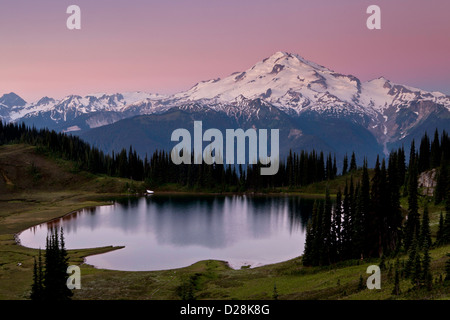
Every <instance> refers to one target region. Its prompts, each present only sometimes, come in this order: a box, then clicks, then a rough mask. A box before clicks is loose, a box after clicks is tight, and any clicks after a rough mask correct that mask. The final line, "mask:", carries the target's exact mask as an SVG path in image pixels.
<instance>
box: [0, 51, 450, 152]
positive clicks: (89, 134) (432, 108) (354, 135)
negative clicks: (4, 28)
mask: <svg viewBox="0 0 450 320" xmlns="http://www.w3.org/2000/svg"><path fill="white" fill-rule="evenodd" d="M0 118H2V119H3V121H7V122H9V121H13V122H17V121H22V122H25V123H26V124H28V125H34V126H36V127H48V128H50V129H55V130H57V131H62V132H71V133H72V134H77V135H80V136H81V137H82V138H83V139H85V140H86V141H88V142H91V143H93V144H95V145H96V146H98V147H100V148H102V149H103V150H104V151H106V152H110V151H112V150H119V149H121V148H128V147H129V146H130V145H133V146H134V148H136V150H137V151H138V152H139V153H140V154H141V155H145V154H146V153H147V154H151V153H152V152H153V151H154V149H155V148H158V149H166V150H170V149H171V148H172V147H173V145H174V144H175V143H174V142H171V141H170V136H171V133H172V131H173V130H174V129H177V128H186V129H190V130H192V128H193V121H194V120H203V122H204V125H203V127H204V129H205V130H206V129H207V128H208V127H214V128H218V129H223V130H224V129H226V128H243V129H247V128H251V127H253V128H261V129H264V128H266V129H271V128H278V129H280V148H281V150H280V151H281V153H282V154H283V153H284V154H285V153H287V152H288V150H289V149H294V150H300V149H306V150H311V149H313V148H314V149H316V150H322V151H324V152H332V153H335V154H336V155H337V157H338V158H341V157H343V155H344V154H345V153H351V152H352V151H355V152H357V153H358V154H361V155H363V154H364V155H366V156H367V157H368V158H369V161H371V160H372V159H374V158H375V156H376V155H377V154H383V153H384V154H388V152H389V151H390V150H391V149H392V148H396V147H398V146H400V145H402V144H404V145H405V148H408V147H409V144H410V142H411V140H412V139H419V138H420V137H421V136H422V135H423V133H424V132H425V131H428V133H429V134H432V133H433V132H434V130H435V129H436V128H438V130H447V131H450V121H449V120H450V96H447V95H445V94H443V93H440V92H428V91H424V90H421V89H417V88H413V87H409V86H405V85H400V84H395V83H392V82H390V81H389V80H387V79H385V78H383V77H380V78H378V79H374V80H371V81H367V82H361V81H360V80H359V79H358V78H356V77H355V76H352V75H344V74H340V73H336V72H334V71H332V70H330V69H328V68H326V67H323V66H320V65H318V64H316V63H314V62H311V61H308V60H305V59H304V58H302V57H301V56H299V55H295V54H289V53H285V52H277V53H275V54H273V55H272V56H270V57H268V58H266V59H264V60H263V61H260V62H258V63H257V64H255V65H254V66H253V67H251V68H250V69H248V70H246V71H243V72H236V73H233V74H231V75H230V76H228V77H226V78H224V79H214V80H209V81H204V82H200V83H198V84H196V85H195V86H193V87H192V88H191V89H189V90H187V91H184V92H181V93H177V94H174V95H158V94H149V93H142V92H129V93H121V94H120V93H117V94H112V95H110V94H103V93H101V94H93V95H88V96H85V97H81V96H77V95H71V96H67V97H65V98H64V99H62V100H55V99H52V98H48V97H44V98H42V99H40V100H38V101H36V102H33V103H27V102H26V101H24V100H23V99H22V98H20V97H19V96H18V95H16V94H14V93H9V94H5V95H3V96H2V97H1V98H0ZM359 160H362V159H359Z"/></svg>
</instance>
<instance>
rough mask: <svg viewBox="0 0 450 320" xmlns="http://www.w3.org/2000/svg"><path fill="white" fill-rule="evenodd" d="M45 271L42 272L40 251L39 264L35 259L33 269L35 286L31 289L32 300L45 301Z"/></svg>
mask: <svg viewBox="0 0 450 320" xmlns="http://www.w3.org/2000/svg"><path fill="white" fill-rule="evenodd" d="M43 277H44V275H43V270H42V253H41V249H39V257H38V262H37V263H36V258H34V268H33V285H32V287H31V295H30V298H31V300H37V301H41V300H44V283H43Z"/></svg>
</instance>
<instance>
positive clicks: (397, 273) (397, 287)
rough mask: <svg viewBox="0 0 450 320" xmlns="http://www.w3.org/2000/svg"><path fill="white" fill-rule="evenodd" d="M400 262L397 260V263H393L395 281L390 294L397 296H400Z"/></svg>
mask: <svg viewBox="0 0 450 320" xmlns="http://www.w3.org/2000/svg"><path fill="white" fill-rule="evenodd" d="M399 268H400V262H399V260H398V258H397V262H396V263H395V280H394V289H393V290H392V294H393V295H396V296H399V295H400V294H401V290H400V271H399Z"/></svg>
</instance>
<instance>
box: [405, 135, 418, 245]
mask: <svg viewBox="0 0 450 320" xmlns="http://www.w3.org/2000/svg"><path fill="white" fill-rule="evenodd" d="M413 143H414V141H413ZM408 186H409V187H408V191H409V192H408V220H407V222H406V230H405V251H408V250H409V246H410V245H411V242H412V238H413V237H414V234H415V233H416V232H417V231H418V226H419V224H420V221H419V213H418V207H419V205H418V200H417V197H418V194H417V169H416V166H415V164H414V161H413V163H412V164H410V169H409V183H408Z"/></svg>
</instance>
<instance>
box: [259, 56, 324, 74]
mask: <svg viewBox="0 0 450 320" xmlns="http://www.w3.org/2000/svg"><path fill="white" fill-rule="evenodd" d="M262 63H264V64H266V63H269V64H279V65H284V66H287V67H290V68H294V69H295V68H296V67H298V66H300V65H306V66H308V67H311V68H313V69H317V70H320V71H330V72H332V70H330V69H328V68H326V67H324V66H321V65H319V64H317V63H315V62H313V61H309V60H307V59H305V58H303V57H302V56H300V55H299V54H296V53H289V52H284V51H277V52H275V53H274V54H273V55H271V56H270V57H268V58H266V59H264V60H263V61H262Z"/></svg>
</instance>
